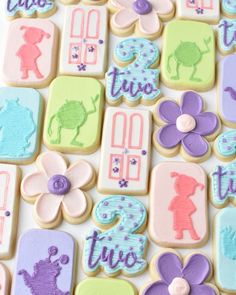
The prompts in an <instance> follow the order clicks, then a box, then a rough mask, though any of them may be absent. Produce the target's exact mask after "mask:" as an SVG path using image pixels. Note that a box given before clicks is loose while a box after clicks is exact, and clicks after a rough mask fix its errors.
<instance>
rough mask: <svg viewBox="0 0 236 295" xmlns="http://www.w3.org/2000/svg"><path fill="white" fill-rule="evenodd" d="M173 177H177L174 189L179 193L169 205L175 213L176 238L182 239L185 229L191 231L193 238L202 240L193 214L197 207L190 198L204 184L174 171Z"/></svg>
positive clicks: (169, 208) (202, 187) (174, 227)
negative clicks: (195, 226)
mask: <svg viewBox="0 0 236 295" xmlns="http://www.w3.org/2000/svg"><path fill="white" fill-rule="evenodd" d="M171 177H175V178H176V180H175V184H174V189H175V191H176V193H177V196H175V197H174V198H173V199H172V200H171V202H170V204H169V207H168V210H169V211H171V212H172V213H173V229H174V230H175V232H176V235H175V238H176V239H177V240H182V239H183V236H184V231H185V230H186V231H189V234H190V236H191V238H192V239H193V240H200V238H199V236H198V234H197V233H196V230H195V228H194V225H193V220H192V215H193V214H194V213H195V212H196V210H197V208H196V206H195V205H194V203H193V201H192V200H191V199H190V198H191V197H192V196H194V195H195V192H196V189H197V188H198V187H199V188H200V189H201V190H203V189H204V187H205V186H204V185H203V184H201V183H198V182H197V180H196V179H194V178H193V177H190V176H187V175H184V174H179V173H177V172H172V173H171Z"/></svg>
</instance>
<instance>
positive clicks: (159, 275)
mask: <svg viewBox="0 0 236 295" xmlns="http://www.w3.org/2000/svg"><path fill="white" fill-rule="evenodd" d="M151 267H152V268H151V269H152V271H153V274H154V275H155V279H156V281H154V282H153V283H151V284H149V285H148V286H147V287H146V288H144V289H143V290H142V291H141V292H140V295H156V294H157V295H216V294H219V292H218V290H217V288H216V287H214V286H212V285H210V284H205V281H206V280H208V279H210V278H211V275H212V272H211V263H210V262H209V260H208V259H207V258H206V257H205V256H204V255H202V254H197V253H196V254H193V255H191V256H189V257H188V258H187V259H186V263H185V264H184V266H183V265H182V262H181V260H180V257H179V256H178V255H177V253H175V252H174V251H173V252H172V251H171V252H165V253H162V254H161V255H159V256H157V257H154V259H153V261H152V266H151Z"/></svg>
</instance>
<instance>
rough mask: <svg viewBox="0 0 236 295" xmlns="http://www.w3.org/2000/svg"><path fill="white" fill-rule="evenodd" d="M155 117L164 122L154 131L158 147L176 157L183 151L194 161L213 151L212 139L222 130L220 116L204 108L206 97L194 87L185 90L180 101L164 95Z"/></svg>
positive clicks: (167, 155) (204, 158) (198, 160)
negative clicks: (202, 96)
mask: <svg viewBox="0 0 236 295" xmlns="http://www.w3.org/2000/svg"><path fill="white" fill-rule="evenodd" d="M154 120H155V121H156V123H157V124H158V125H159V126H160V127H159V129H158V130H156V131H155V132H154V135H153V141H154V145H155V148H156V149H157V151H158V152H159V153H160V154H162V155H164V156H166V157H174V156H176V155H177V154H178V153H179V152H180V153H181V155H182V157H183V158H184V159H186V160H187V161H191V162H203V161H205V160H206V159H207V158H208V157H209V156H210V154H211V146H210V144H209V142H208V140H209V141H211V140H214V139H215V137H216V136H217V134H218V133H219V131H220V127H221V124H220V120H219V118H218V117H217V116H216V115H215V114H214V113H211V112H203V100H202V98H201V96H200V95H198V94H197V93H196V92H193V91H187V92H185V93H184V94H183V95H182V97H181V99H180V103H179V104H177V103H176V102H175V101H173V100H170V99H167V98H164V99H161V100H160V101H159V102H158V103H157V105H156V108H155V110H154Z"/></svg>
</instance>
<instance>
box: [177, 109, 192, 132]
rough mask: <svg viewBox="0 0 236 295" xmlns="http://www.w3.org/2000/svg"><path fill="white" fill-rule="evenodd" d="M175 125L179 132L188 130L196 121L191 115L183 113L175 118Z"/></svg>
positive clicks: (190, 129)
mask: <svg viewBox="0 0 236 295" xmlns="http://www.w3.org/2000/svg"><path fill="white" fill-rule="evenodd" d="M176 127H177V129H178V130H179V131H180V132H184V133H186V132H190V131H192V130H193V129H194V128H195V127H196V121H195V119H194V118H193V117H192V116H190V115H188V114H183V115H181V116H179V117H178V118H177V120H176Z"/></svg>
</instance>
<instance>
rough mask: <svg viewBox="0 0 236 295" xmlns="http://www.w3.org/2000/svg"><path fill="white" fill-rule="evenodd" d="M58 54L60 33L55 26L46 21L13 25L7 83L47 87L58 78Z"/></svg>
mask: <svg viewBox="0 0 236 295" xmlns="http://www.w3.org/2000/svg"><path fill="white" fill-rule="evenodd" d="M13 39H14V42H12V40H13ZM56 50H57V29H56V27H55V25H54V24H53V23H52V22H50V21H49V20H45V19H17V20H15V21H13V22H12V23H11V24H10V27H9V31H8V35H7V45H6V49H5V58H4V65H3V78H4V80H5V82H6V83H8V84H10V85H13V86H31V87H37V88H41V87H46V86H48V84H49V83H50V82H51V80H52V79H53V78H54V76H55V70H56V67H55V65H56V57H57V51H56Z"/></svg>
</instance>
